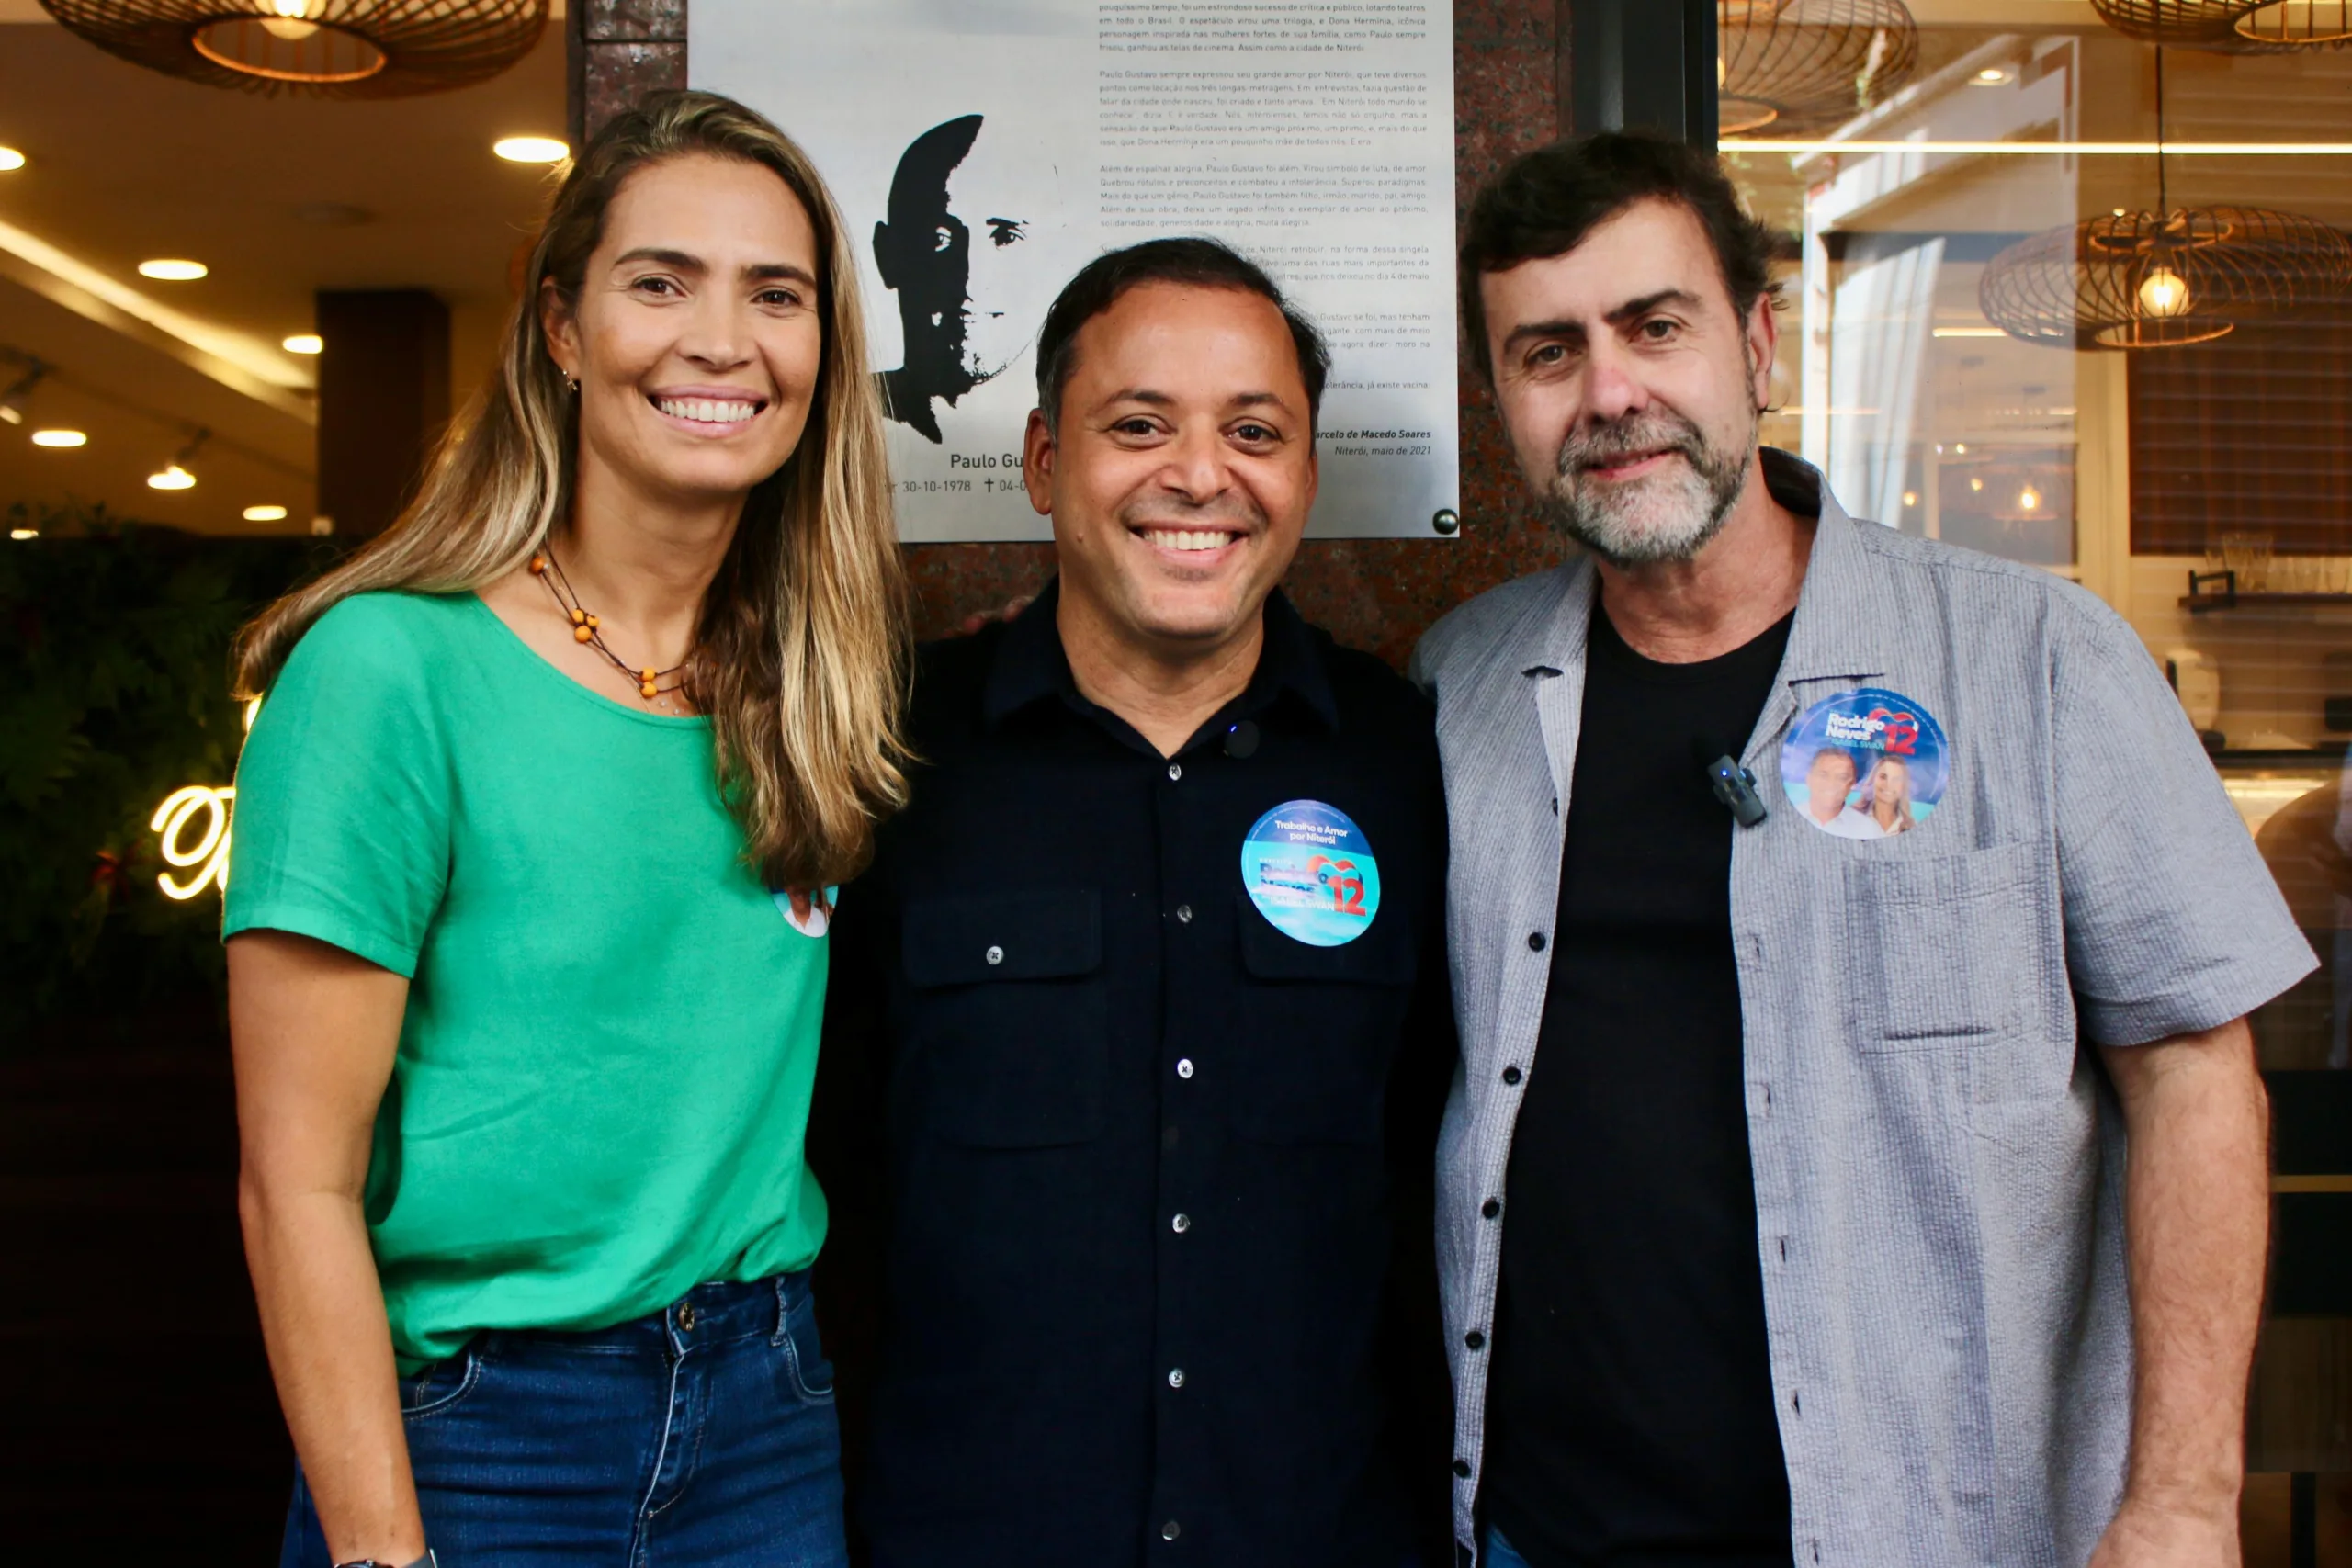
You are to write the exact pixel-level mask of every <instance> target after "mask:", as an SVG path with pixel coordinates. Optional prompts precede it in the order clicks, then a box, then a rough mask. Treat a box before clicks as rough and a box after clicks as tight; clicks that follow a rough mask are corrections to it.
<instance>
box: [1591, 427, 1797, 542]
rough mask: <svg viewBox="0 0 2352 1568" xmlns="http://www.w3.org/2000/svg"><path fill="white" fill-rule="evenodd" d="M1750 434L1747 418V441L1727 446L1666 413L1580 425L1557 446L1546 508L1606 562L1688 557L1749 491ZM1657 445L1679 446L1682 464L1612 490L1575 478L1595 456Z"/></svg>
mask: <svg viewBox="0 0 2352 1568" xmlns="http://www.w3.org/2000/svg"><path fill="white" fill-rule="evenodd" d="M1754 433H1755V422H1753V421H1751V422H1750V423H1749V438H1748V441H1747V445H1746V446H1745V447H1743V448H1742V449H1741V450H1738V451H1725V450H1723V449H1720V448H1718V447H1716V446H1713V445H1712V444H1711V443H1710V442H1709V441H1708V440H1707V437H1706V435H1705V434H1704V433H1703V432H1702V431H1701V430H1700V429H1699V427H1698V426H1697V425H1694V424H1692V423H1691V422H1690V421H1688V420H1686V419H1682V418H1680V417H1679V416H1678V415H1671V414H1668V415H1664V416H1644V417H1642V418H1639V419H1635V420H1632V421H1628V422H1625V423H1619V424H1615V425H1611V426H1608V427H1606V428H1604V429H1602V430H1598V431H1591V432H1586V431H1578V432H1577V433H1575V434H1571V435H1570V436H1569V437H1568V439H1567V440H1566V441H1565V442H1563V443H1562V444H1561V446H1560V459H1559V466H1558V468H1557V471H1556V473H1555V477H1554V479H1553V481H1552V488H1551V490H1550V491H1549V492H1548V493H1547V494H1546V495H1545V496H1544V514H1545V515H1546V516H1547V517H1548V518H1549V519H1550V521H1551V523H1552V525H1553V526H1554V527H1555V528H1557V529H1559V530H1560V531H1561V532H1562V533H1564V534H1566V535H1567V536H1568V537H1570V538H1572V539H1574V540H1576V541H1577V543H1578V544H1580V545H1582V546H1584V547H1585V548H1587V549H1589V550H1590V551H1591V552H1592V553H1593V554H1594V555H1596V556H1599V557H1600V558H1601V559H1602V560H1605V561H1607V562H1609V563H1610V564H1611V566H1618V567H1633V566H1654V565H1657V563H1659V562H1662V561H1685V560H1689V559H1691V558H1692V557H1694V556H1696V555H1697V554H1698V553H1699V552H1700V551H1701V550H1702V549H1703V548H1705V547H1706V545H1707V542H1708V541H1709V540H1710V539H1713V537H1714V536H1716V535H1717V534H1719V533H1721V532H1722V531H1723V526H1724V524H1725V523H1727V522H1729V521H1730V520H1731V510H1732V508H1733V507H1734V506H1736V505H1737V504H1738V503H1739V498H1740V496H1741V495H1742V494H1743V493H1745V492H1746V491H1747V476H1748V472H1749V464H1750V462H1751V461H1752V457H1751V454H1752V453H1753V451H1754V448H1755V434H1754ZM1652 446H1668V447H1670V448H1671V449H1672V450H1674V451H1677V452H1679V453H1680V454H1681V455H1682V457H1683V459H1684V466H1683V467H1681V468H1669V469H1668V470H1667V471H1666V472H1665V473H1664V474H1661V475H1659V476H1657V477H1656V478H1653V479H1642V480H1638V481H1636V482H1634V483H1633V484H1630V485H1625V486H1622V487H1618V488H1616V489H1614V490H1604V489H1602V488H1601V487H1600V486H1597V485H1590V484H1586V483H1582V482H1579V480H1580V477H1581V476H1582V474H1583V472H1584V469H1585V467H1586V465H1587V464H1589V463H1590V462H1592V461H1593V460H1594V459H1595V458H1597V457H1611V456H1613V455H1616V454H1618V453H1623V452H1629V451H1639V450H1642V449H1643V448H1645V447H1652Z"/></svg>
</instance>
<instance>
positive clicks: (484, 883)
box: [223, 593, 827, 1372]
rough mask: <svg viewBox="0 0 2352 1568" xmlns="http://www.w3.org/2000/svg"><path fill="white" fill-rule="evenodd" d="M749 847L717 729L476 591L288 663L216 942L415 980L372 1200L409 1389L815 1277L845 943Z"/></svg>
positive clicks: (353, 612)
mask: <svg viewBox="0 0 2352 1568" xmlns="http://www.w3.org/2000/svg"><path fill="white" fill-rule="evenodd" d="M742 846H743V839H742V833H741V829H739V828H738V827H737V825H736V823H735V821H734V819H733V818H730V817H729V815H728V813H727V810H726V808H725V807H724V806H723V805H722V804H721V803H720V799H719V795H718V779H717V770H716V766H715V764H714V761H713V758H712V751H711V733H710V725H709V722H708V721H707V719H700V718H667V717H661V716H653V715H649V714H645V713H640V712H638V711H635V710H633V709H630V708H627V707H623V706H622V705H619V704H618V703H616V702H611V701H608V700H606V699H605V698H604V697H602V696H599V695H597V694H595V693H594V692H592V691H590V690H588V689H587V688H586V687H583V686H582V685H581V684H580V683H579V682H575V681H573V680H571V678H570V677H569V676H566V675H564V674H563V673H562V672H561V671H558V670H557V669H556V668H555V667H554V666H553V665H551V664H549V663H548V662H547V661H546V660H543V659H541V658H540V657H539V656H538V655H537V654H536V653H534V652H532V651H531V649H529V648H528V647H527V646H526V644H525V643H524V642H523V641H522V640H521V639H520V638H519V637H515V634H514V633H513V632H512V631H510V630H509V629H508V628H507V626H506V625H505V623H503V621H501V620H499V618H498V617H497V616H496V615H493V614H492V612H491V610H490V608H489V606H488V605H486V604H483V603H482V602H481V600H480V599H478V598H476V597H475V596H474V595H472V594H470V593H466V594H458V595H450V596H427V595H421V594H406V593H369V594H362V595H360V596H358V597H356V598H353V599H348V600H345V602H344V603H342V604H338V605H336V606H335V607H334V609H332V610H330V611H329V612H328V613H327V614H326V615H323V616H322V617H321V618H320V619H319V621H318V623H317V624H316V625H315V626H312V627H311V630H310V632H309V633H308V634H307V635H306V636H304V637H303V638H302V640H301V642H300V644H299V645H297V646H296V648H295V649H294V653H293V656H292V657H291V658H290V659H288V660H287V663H286V668H285V671H284V672H283V673H282V674H281V675H280V676H279V677H278V679H277V684H276V686H275V687H274V688H273V689H272V690H271V692H270V694H269V696H268V700H267V701H266V702H265V703H264V704H263V705H262V710H261V715H260V717H259V718H258V719H256V720H255V722H254V728H253V733H252V735H251V736H249V737H248V738H247V739H246V741H245V750H244V755H243V759H242V760H241V761H239V763H238V766H237V797H236V818H235V823H234V833H233V839H232V848H231V851H230V875H229V885H228V896H227V899H226V908H225V910H224V918H223V934H224V935H234V934H235V933H237V932H238V931H250V930H254V929H255V928H266V929H270V930H276V931H294V932H297V933H299V934H300V935H303V936H308V937H315V938H317V939H318V940H320V941H322V942H332V943H334V945H335V946H337V947H340V948H344V949H346V950H347V951H349V952H352V953H357V954H358V955H359V956H360V957H362V958H365V959H367V960H368V961H369V962H370V963H374V964H382V965H383V966H384V967H385V968H387V969H390V970H392V971H394V972H395V973H398V974H401V975H404V976H408V977H409V980H410V987H409V997H408V1014H407V1017H406V1019H405V1020H404V1021H402V1024H401V1043H400V1053H399V1056H398V1059H397V1060H396V1061H395V1062H394V1064H393V1067H392V1077H391V1083H390V1088H389V1089H387V1090H386V1092H385V1095H384V1101H383V1108H382V1110H381V1111H380V1112H379V1115H378V1117H377V1120H376V1135H375V1146H374V1151H373V1154H372V1156H371V1158H370V1160H369V1164H368V1189H367V1217H368V1235H369V1239H370V1240H371V1242H372V1243H373V1245H374V1247H375V1253H376V1264H377V1268H378V1269H379V1272H380V1273H381V1275H382V1278H383V1284H384V1301H385V1306H386V1308H387V1310H388V1311H389V1312H390V1317H391V1325H392V1345H393V1348H394V1349H395V1350H396V1351H397V1352H398V1355H399V1358H400V1361H401V1370H402V1371H403V1372H407V1371H413V1370H414V1369H415V1368H416V1367H417V1366H418V1365H420V1364H422V1363H424V1362H426V1361H431V1360H436V1359H440V1358H442V1357H444V1356H448V1355H451V1354H454V1353H455V1352H456V1351H458V1349H459V1348H462V1347H463V1346H464V1345H465V1343H466V1341H467V1340H468V1339H469V1337H471V1336H473V1335H474V1334H476V1333H477V1332H479V1331H481V1330H483V1329H487V1328H520V1327H529V1328H558V1329H590V1328H601V1327H606V1326H609V1325H613V1324H616V1323H621V1322H626V1321H628V1319H630V1318H635V1317H640V1316H643V1315H645V1314H650V1313H655V1312H659V1311H661V1310H662V1308H663V1307H665V1306H666V1305H667V1304H668V1303H671V1302H672V1301H673V1300H675V1299H676V1298H677V1297H678V1296H680V1295H682V1294H683V1293H684V1292H686V1291H687V1290H688V1289H689V1288H691V1287H692V1286H694V1285H695V1284H698V1283H701V1282H703V1281H705V1280H757V1279H760V1278H762V1277H763V1276H766V1275H769V1274H774V1273H778V1272H782V1271H785V1270H788V1269H802V1268H806V1267H807V1266H808V1265H809V1262H810V1261H811V1260H812V1259H814V1258H815V1257H816V1256H817V1248H818V1247H819V1245H820V1243H821V1242H822V1241H823V1239H824V1235H825V1200H824V1195H823V1193H822V1192H820V1190H818V1187H817V1182H816V1179H815V1178H814V1177H813V1176H811V1175H810V1174H809V1168H808V1164H807V1160H806V1157H805V1151H804V1146H803V1137H804V1134H805V1133H806V1130H807V1123H808V1117H809V1089H810V1086H811V1083H812V1082H813V1080H814V1078H815V1075H816V1066H817V1039H818V1031H819V1024H820V1019H821V1017H822V1014H823V1010H824V1000H825V962H826V948H827V943H826V942H824V941H823V940H821V938H816V939H812V938H810V937H809V936H806V935H803V934H801V932H800V931H799V930H798V929H797V927H796V926H795V924H794V923H793V922H792V921H791V919H788V918H787V916H788V909H787V908H786V906H785V905H784V904H782V903H781V902H780V901H779V899H778V898H776V897H771V895H770V894H769V892H768V890H767V889H766V888H765V887H763V886H762V885H761V883H760V880H759V877H758V875H757V874H755V873H754V872H753V871H752V870H751V869H750V868H748V867H747V866H746V865H745V864H744V863H743V862H742V858H741V852H742ZM317 1046H318V1049H320V1050H322V1051H323V1050H333V1049H334V1042H333V1041H332V1040H326V1039H322V1040H320V1041H319V1042H318V1043H317Z"/></svg>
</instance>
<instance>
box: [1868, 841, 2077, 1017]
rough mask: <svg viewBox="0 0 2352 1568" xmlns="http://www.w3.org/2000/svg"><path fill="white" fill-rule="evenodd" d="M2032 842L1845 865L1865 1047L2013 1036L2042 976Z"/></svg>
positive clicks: (1873, 858)
mask: <svg viewBox="0 0 2352 1568" xmlns="http://www.w3.org/2000/svg"><path fill="white" fill-rule="evenodd" d="M2032 888H2033V881H2032V863H2031V861H2030V857H2029V853H2028V847H2027V846H2026V845H2023V844H2001V845H1996V847H1994V848H1992V849H1986V850H1972V851H1969V852H1965V853H1962V854H1957V855H1944V856H1939V857H1935V858H1932V859H1917V858H1908V857H1906V858H1903V859H1893V858H1889V859H1879V858H1875V857H1872V858H1866V859H1857V860H1851V861H1849V862H1848V863H1846V879H1845V889H1844V891H1845V896H1846V908H1845V916H1846V919H1845V932H1846V942H1847V946H1848V951H1849V953H1850V955H1851V961H1850V963H1849V964H1847V965H1846V966H1845V969H1846V973H1847V975H1848V976H1849V985H1848V987H1847V996H1846V1017H1847V1024H1848V1032H1849V1037H1850V1038H1851V1039H1852V1040H1853V1041H1854V1043H1855V1045H1856V1047H1857V1048H1858V1049H1859V1050H1860V1051H1862V1052H1863V1053H1864V1054H1866V1055H1867V1054H1871V1053H1882V1052H1905V1051H1930V1050H1936V1049H1939V1048H1942V1047H1949V1046H1954V1045H1959V1046H1983V1045H1990V1044H1993V1043H1996V1042H1997V1041H1999V1040H2001V1039H2003V1038H2005V1037H2007V1036H2010V1035H2013V1034H2015V1033H2016V1032H2018V1027H2019V1024H2020V1021H2021V1013H2022V1010H2023V1008H2024V1005H2025V1002H2026V999H2027V998H2030V997H2031V996H2033V995H2034V994H2035V987H2038V986H2039V985H2040V984H2041V974H2040V972H2039V969H2038V967H2037V964H2036V959H2035V947H2036V945H2037V944H2036V943H2035V942H2034V941H2033V931H2034V908H2033V898H2032Z"/></svg>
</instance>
